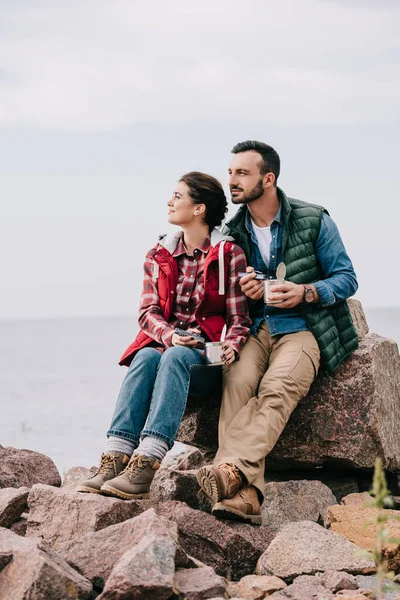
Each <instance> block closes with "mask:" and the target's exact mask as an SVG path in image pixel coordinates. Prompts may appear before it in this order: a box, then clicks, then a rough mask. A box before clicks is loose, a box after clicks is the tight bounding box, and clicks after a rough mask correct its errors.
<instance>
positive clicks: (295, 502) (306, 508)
mask: <svg viewBox="0 0 400 600" xmlns="http://www.w3.org/2000/svg"><path fill="white" fill-rule="evenodd" d="M333 504H337V502H336V498H335V496H334V495H333V494H332V492H331V490H330V489H329V488H328V487H327V486H326V485H324V484H323V483H321V482H320V481H307V480H296V481H280V482H277V481H271V482H269V483H266V484H265V491H264V503H263V505H262V507H261V512H262V523H263V525H265V526H266V527H268V529H270V530H271V531H273V532H276V531H279V529H280V528H281V527H282V526H283V525H285V524H286V523H290V522H294V521H314V522H315V523H317V522H318V521H320V520H321V521H324V520H325V515H326V511H327V509H328V507H329V506H332V505H333Z"/></svg>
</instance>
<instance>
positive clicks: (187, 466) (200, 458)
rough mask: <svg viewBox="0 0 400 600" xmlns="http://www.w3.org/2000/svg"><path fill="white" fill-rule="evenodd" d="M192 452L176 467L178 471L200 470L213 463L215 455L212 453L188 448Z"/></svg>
mask: <svg viewBox="0 0 400 600" xmlns="http://www.w3.org/2000/svg"><path fill="white" fill-rule="evenodd" d="M188 448H190V451H189V452H188V453H187V454H186V455H184V456H183V457H182V458H181V460H180V461H179V462H178V464H177V465H176V467H175V470H176V471H191V470H192V469H196V470H197V469H199V468H200V467H202V466H203V465H207V464H208V463H210V462H212V460H213V458H214V455H213V454H212V453H206V452H202V451H201V450H199V448H194V447H191V446H188Z"/></svg>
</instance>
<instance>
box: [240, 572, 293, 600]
mask: <svg viewBox="0 0 400 600" xmlns="http://www.w3.org/2000/svg"><path fill="white" fill-rule="evenodd" d="M285 587H286V583H285V582H284V581H282V579H279V577H274V576H270V575H246V577H243V578H242V579H241V580H240V581H239V583H238V585H237V588H236V593H237V594H238V595H239V596H242V598H246V600H263V599H264V598H268V597H269V596H271V595H272V594H273V593H274V592H277V591H279V590H283V589H284V588H285Z"/></svg>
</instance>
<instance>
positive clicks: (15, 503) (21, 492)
mask: <svg viewBox="0 0 400 600" xmlns="http://www.w3.org/2000/svg"><path fill="white" fill-rule="evenodd" d="M28 494H29V488H27V487H20V488H3V489H0V527H11V525H12V524H13V523H14V521H16V520H17V519H19V517H20V516H21V515H22V513H23V512H24V510H25V509H26V508H27V506H28V505H27V502H26V501H27V498H28Z"/></svg>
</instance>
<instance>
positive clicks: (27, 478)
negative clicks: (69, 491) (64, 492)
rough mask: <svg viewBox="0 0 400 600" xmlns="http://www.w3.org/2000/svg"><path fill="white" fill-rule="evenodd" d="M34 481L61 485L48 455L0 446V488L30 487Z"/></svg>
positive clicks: (57, 473) (54, 466) (55, 468)
mask: <svg viewBox="0 0 400 600" xmlns="http://www.w3.org/2000/svg"><path fill="white" fill-rule="evenodd" d="M35 483H44V484H47V485H55V486H60V485H61V477H60V474H59V472H58V471H57V467H56V465H55V464H54V462H53V461H52V460H51V458H49V457H48V456H45V455H44V454H40V452H33V451H32V450H19V449H18V448H12V447H11V446H10V447H7V448H3V447H2V446H1V447H0V488H9V487H13V488H19V487H23V486H26V487H31V486H32V485H34V484H35Z"/></svg>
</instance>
